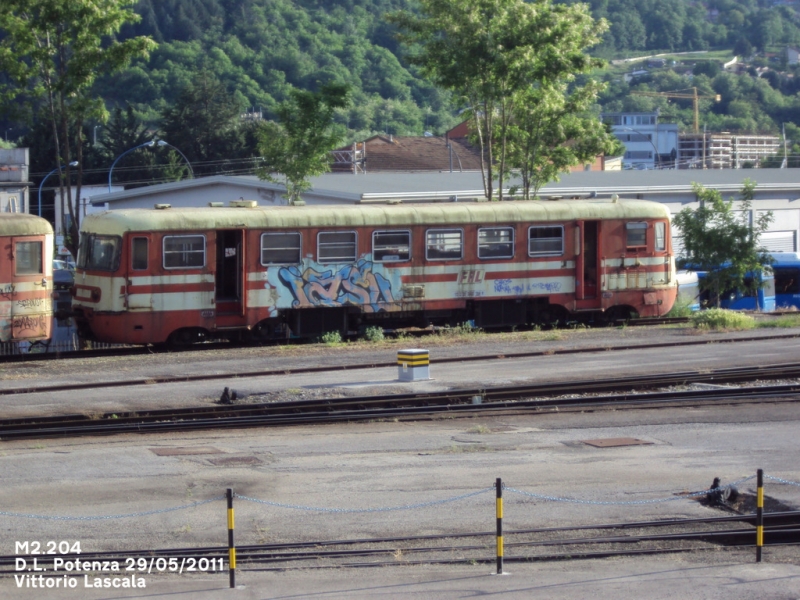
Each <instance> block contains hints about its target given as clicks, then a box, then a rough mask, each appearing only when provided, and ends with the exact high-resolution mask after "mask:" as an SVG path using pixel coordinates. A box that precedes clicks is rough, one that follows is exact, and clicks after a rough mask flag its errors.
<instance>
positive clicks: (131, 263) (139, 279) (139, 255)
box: [126, 234, 153, 311]
mask: <svg viewBox="0 0 800 600" xmlns="http://www.w3.org/2000/svg"><path fill="white" fill-rule="evenodd" d="M128 243H129V244H130V252H129V256H128V258H129V260H128V264H127V266H128V278H127V279H128V286H127V296H126V301H127V303H128V304H127V305H128V310H131V311H152V310H153V286H152V285H150V283H151V282H152V280H153V278H152V277H151V269H152V268H153V266H152V265H151V264H150V237H149V236H148V235H147V234H133V235H132V236H131V237H130V238H128Z"/></svg>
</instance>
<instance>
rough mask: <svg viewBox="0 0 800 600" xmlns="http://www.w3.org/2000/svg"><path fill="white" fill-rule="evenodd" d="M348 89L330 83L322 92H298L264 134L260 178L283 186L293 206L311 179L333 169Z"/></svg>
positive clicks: (269, 124) (282, 108)
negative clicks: (336, 118)
mask: <svg viewBox="0 0 800 600" xmlns="http://www.w3.org/2000/svg"><path fill="white" fill-rule="evenodd" d="M348 102H349V99H348V87H347V85H344V84H338V83H329V84H326V85H323V86H322V88H321V89H320V91H319V92H306V91H295V92H294V93H293V94H292V98H291V100H289V101H286V102H284V103H283V104H281V106H280V107H279V108H278V120H279V123H274V122H267V123H265V124H264V125H263V126H262V129H261V132H260V136H259V139H260V143H259V149H260V151H261V157H262V159H263V166H262V167H261V168H259V170H258V176H259V177H260V178H262V179H266V180H267V181H272V182H275V183H282V184H284V186H285V187H286V194H285V195H284V197H285V198H286V199H287V200H288V202H289V204H295V203H297V202H298V201H299V200H300V198H301V194H302V193H303V192H305V191H307V190H309V189H310V188H311V183H310V181H309V178H310V177H314V176H316V175H321V174H323V173H325V172H327V171H328V170H330V160H331V159H330V151H331V150H333V149H334V148H336V146H338V145H339V144H340V143H341V141H342V137H343V136H342V130H341V128H340V127H336V125H335V124H334V123H333V122H332V119H333V114H334V112H335V111H336V109H343V108H346V107H347V104H348Z"/></svg>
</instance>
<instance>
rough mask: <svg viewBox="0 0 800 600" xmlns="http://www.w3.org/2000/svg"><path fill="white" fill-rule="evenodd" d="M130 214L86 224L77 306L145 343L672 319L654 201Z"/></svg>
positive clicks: (112, 333)
mask: <svg viewBox="0 0 800 600" xmlns="http://www.w3.org/2000/svg"><path fill="white" fill-rule="evenodd" d="M232 204H233V205H234V206H232V207H209V208H192V209H173V208H169V207H161V208H156V209H153V210H143V209H130V210H118V211H110V212H106V213H100V214H96V215H88V216H87V217H86V218H85V219H84V220H83V224H82V230H81V240H80V252H79V256H78V264H77V273H76V277H75V286H74V288H73V294H74V298H73V310H74V312H75V314H76V318H77V322H78V325H79V327H80V329H81V331H82V333H83V334H84V335H87V336H89V337H93V338H95V339H97V340H101V341H106V342H120V343H133V344H147V343H162V342H166V341H175V342H182V343H186V342H192V341H199V340H202V339H205V338H206V337H207V336H210V335H213V336H214V337H224V336H227V337H234V336H237V337H241V336H251V337H254V338H262V339H267V338H274V337H284V336H290V335H291V336H301V337H304V336H315V335H319V334H321V333H323V332H326V331H333V330H338V331H341V332H344V333H347V332H353V331H357V330H359V329H360V328H364V327H365V326H368V325H380V326H385V327H398V326H407V325H417V326H425V325H427V324H431V323H433V324H446V323H458V322H463V321H466V320H474V322H475V324H476V325H477V326H479V327H487V328H489V327H497V326H512V325H520V324H524V323H532V322H545V323H549V322H553V321H555V320H558V319H563V318H566V317H567V316H569V315H572V316H576V317H589V316H598V315H609V316H613V317H615V318H618V317H622V316H625V315H629V314H631V313H638V314H639V315H641V316H661V315H663V314H665V313H666V312H668V311H669V309H670V308H671V306H672V304H673V302H674V300H675V296H676V293H677V286H676V279H675V266H674V260H673V255H672V248H671V242H670V219H669V212H668V210H667V209H666V208H665V207H664V206H663V205H661V204H658V203H654V202H646V201H638V200H637V201H616V200H595V201H571V200H568V201H542V202H538V201H537V202H491V203H488V202H474V203H430V204H397V205H377V206H376V205H355V206H325V207H319V206H313V207H312V206H305V207H283V206H281V207H258V206H256V205H255V202H247V201H245V202H237V203H232Z"/></svg>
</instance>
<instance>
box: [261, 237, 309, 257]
mask: <svg viewBox="0 0 800 600" xmlns="http://www.w3.org/2000/svg"><path fill="white" fill-rule="evenodd" d="M300 242H301V239H300V234H299V233H262V234H261V264H262V265H296V264H297V263H299V262H300V259H301V249H302V245H301V243H300Z"/></svg>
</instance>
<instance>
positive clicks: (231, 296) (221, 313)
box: [215, 229, 246, 329]
mask: <svg viewBox="0 0 800 600" xmlns="http://www.w3.org/2000/svg"><path fill="white" fill-rule="evenodd" d="M243 241H244V232H243V231H242V230H240V229H235V230H222V231H217V244H216V246H217V261H216V262H217V269H216V275H215V283H216V287H215V290H216V291H215V300H216V306H217V329H225V328H228V327H242V326H243V325H245V324H246V318H245V289H244V280H245V276H244V269H245V256H244V243H243Z"/></svg>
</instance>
